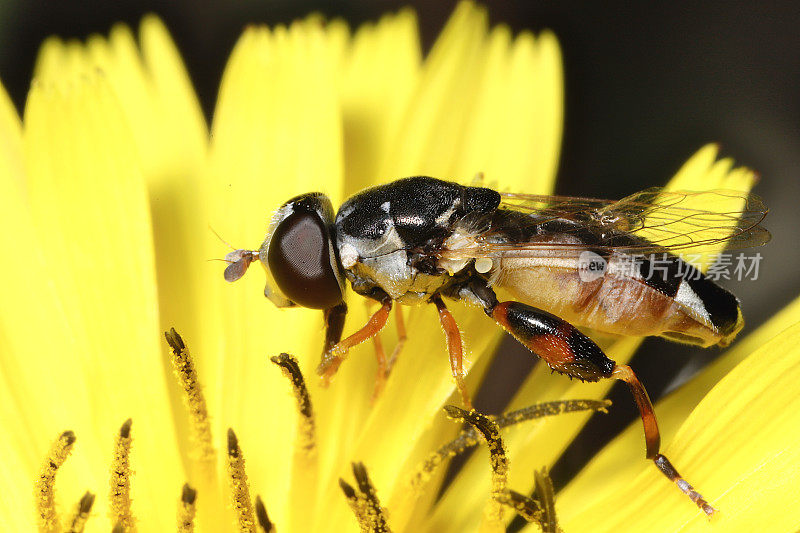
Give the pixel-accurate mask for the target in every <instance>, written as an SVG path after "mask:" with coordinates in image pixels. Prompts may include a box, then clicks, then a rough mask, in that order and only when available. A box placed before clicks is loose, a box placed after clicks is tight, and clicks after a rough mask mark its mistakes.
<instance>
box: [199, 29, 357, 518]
mask: <svg viewBox="0 0 800 533" xmlns="http://www.w3.org/2000/svg"><path fill="white" fill-rule="evenodd" d="M340 32H341V27H339V26H337V27H336V28H333V29H331V28H330V27H329V26H327V25H325V24H322V23H321V22H320V21H319V20H318V18H316V17H310V18H309V19H307V20H305V21H300V22H296V23H294V24H292V26H291V27H290V28H288V29H287V28H282V27H279V28H276V29H275V30H274V31H271V30H268V29H266V28H261V27H252V28H249V29H247V30H246V31H245V33H244V35H243V36H242V37H241V39H240V40H239V42H238V43H237V45H236V48H235V50H234V52H233V54H232V56H231V58H230V61H229V63H228V65H227V67H226V69H225V73H224V76H223V80H222V85H221V88H220V95H219V101H218V103H217V108H216V110H215V114H214V123H213V127H212V131H213V134H212V135H213V142H212V146H211V154H210V163H209V164H210V168H209V174H208V176H207V180H208V181H207V183H208V186H207V188H206V190H205V192H204V194H205V198H206V200H205V202H206V204H207V207H208V212H209V215H208V222H209V223H210V224H211V225H212V226H213V227H214V228H215V229H216V230H217V231H218V232H219V233H220V234H221V235H222V236H224V238H225V239H226V240H228V241H229V242H231V243H233V244H234V245H235V246H237V247H241V248H251V249H252V248H256V249H257V248H258V247H259V245H260V243H261V241H262V240H263V239H264V236H265V232H266V228H267V225H268V222H269V218H270V216H271V215H272V212H273V211H274V210H275V209H277V208H278V207H279V206H280V205H281V204H282V203H283V202H285V201H286V200H288V199H289V198H291V197H293V196H296V195H298V194H301V193H305V192H309V191H314V190H321V191H324V192H326V193H327V194H329V195H330V196H331V198H332V200H333V201H334V202H339V201H340V200H341V196H342V191H343V189H344V187H343V178H342V169H343V161H342V154H341V143H342V141H341V128H340V124H341V116H340V110H339V106H338V100H337V94H336V93H335V92H334V91H331V87H335V83H336V78H335V67H337V66H338V61H339V59H340V55H341V50H339V49H337V48H336V47H337V46H339V47H341V46H343V45H344V42H343V41H342V40H341V34H340ZM337 43H338V44H337ZM204 241H205V244H206V248H205V249H206V253H207V257H215V256H216V257H222V256H224V254H225V253H226V252H227V251H228V250H226V249H225V246H224V245H222V244H221V243H220V242H219V241H218V240H217V239H216V237H214V236H213V234H211V233H210V232H206V233H205V235H204ZM190 268H196V269H198V270H199V272H200V273H201V278H202V280H203V281H202V286H203V287H204V291H203V292H204V294H203V295H202V298H201V305H200V309H199V311H198V317H199V320H200V324H202V327H203V331H202V332H201V334H200V338H199V342H193V343H192V345H194V346H196V348H194V349H193V351H194V353H196V354H197V357H198V359H201V358H202V360H203V361H204V368H205V369H206V370H207V372H205V373H204V376H205V380H206V383H207V384H208V390H209V404H210V407H211V411H212V412H213V413H215V414H216V415H217V416H216V419H215V421H216V424H215V433H216V435H222V434H224V433H223V432H224V429H225V427H226V426H231V427H233V428H234V429H235V430H236V434H237V435H238V437H239V441H240V443H241V445H242V448H243V449H244V450H245V453H247V451H248V450H253V451H255V450H258V453H253V452H250V453H248V467H247V468H248V476H249V478H250V481H251V487H252V488H251V490H252V492H253V493H255V494H261V496H262V498H263V500H264V502H265V504H266V506H267V508H268V509H269V513H270V517H272V518H273V520H274V521H275V522H276V523H278V524H289V526H288V527H289V528H291V527H292V525H291V524H295V523H298V520H301V519H302V518H303V516H299V514H300V513H305V514H306V515H308V514H310V515H311V516H314V513H313V509H307V508H304V507H303V506H302V504H299V505H294V506H293V507H292V506H291V505H290V502H289V499H288V491H287V487H289V486H290V485H291V479H292V476H291V471H292V461H291V460H290V458H291V457H292V448H293V445H294V434H295V425H296V407H295V403H294V398H293V397H292V394H291V393H290V392H289V391H288V388H287V384H286V380H285V378H284V377H283V376H282V375H281V372H280V371H279V369H277V368H276V367H275V366H274V365H273V364H271V363H270V362H269V359H268V356H273V355H277V354H278V353H280V352H291V353H292V354H293V355H295V356H296V357H297V358H298V360H299V361H300V362H301V366H302V368H303V370H304V373H305V375H306V376H307V380H308V381H309V382H313V381H315V380H314V379H313V378H314V377H315V374H314V372H313V371H312V369H313V368H314V366H315V365H316V362H317V361H318V360H319V354H320V351H321V347H322V339H323V337H322V333H321V331H320V330H321V324H322V320H321V318H322V313H320V312H319V311H311V310H303V309H289V310H280V309H276V308H275V307H274V306H273V305H272V304H271V303H270V302H269V301H268V300H266V299H265V298H264V293H263V291H264V278H263V276H261V275H259V273H258V272H254V273H253V274H252V275H249V276H246V277H245V278H244V279H243V280H242V281H240V282H238V283H236V284H235V285H227V284H225V283H224V282H223V281H222V269H223V268H222V267H221V266H220V264H219V263H204V264H195V265H191V266H190ZM254 270H255V269H254ZM275 391H277V393H276V392H275ZM314 393H315V390H314V389H313V388H312V398H318V396H317V395H316V394H314ZM321 401H323V400H319V401H318V403H319V402H321ZM318 419H322V416H321V415H318ZM322 432H323V430H322V429H320V433H322ZM320 438H322V437H320ZM325 460H326V458H325V457H324V456H323V457H320V461H321V462H322V461H325ZM292 513H295V514H294V515H293V514H292Z"/></svg>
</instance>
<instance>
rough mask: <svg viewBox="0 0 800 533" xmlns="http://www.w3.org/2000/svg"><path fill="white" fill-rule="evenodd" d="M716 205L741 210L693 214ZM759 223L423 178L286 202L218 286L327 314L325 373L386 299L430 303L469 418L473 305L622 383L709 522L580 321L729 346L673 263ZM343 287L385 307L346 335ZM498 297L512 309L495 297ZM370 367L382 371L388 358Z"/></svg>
mask: <svg viewBox="0 0 800 533" xmlns="http://www.w3.org/2000/svg"><path fill="white" fill-rule="evenodd" d="M720 199H721V200H723V201H726V200H733V201H734V203H735V204H737V205H738V208H736V209H735V210H732V211H729V212H714V211H710V210H703V209H697V208H695V206H697V205H709V204H707V203H706V202H707V201H714V200H720ZM728 204H730V202H728ZM766 213H767V209H766V208H765V207H764V206H763V204H762V203H761V202H760V201H759V200H758V198H756V197H754V196H747V195H742V194H740V193H737V192H730V191H709V192H696V193H693V192H675V191H666V190H662V189H648V190H645V191H642V192H639V193H636V194H634V195H632V196H629V197H627V198H624V199H622V200H619V201H615V202H614V201H605V200H594V199H587V198H572V197H559V196H536V195H526V194H512V193H501V192H497V191H495V190H493V189H490V188H485V187H479V186H464V185H459V184H456V183H451V182H448V181H442V180H439V179H435V178H430V177H424V176H418V177H411V178H404V179H400V180H397V181H394V182H391V183H388V184H385V185H379V186H376V187H372V188H369V189H366V190H364V191H362V192H360V193H358V194H356V195H354V196H352V197H350V198H349V199H348V200H347V201H345V202H344V204H342V206H341V207H340V208H339V210H338V212H337V213H336V214H335V216H334V211H333V207H332V205H331V202H330V200H329V199H328V198H327V197H326V196H325V195H324V194H322V193H308V194H303V195H300V196H297V197H295V198H292V199H291V200H289V201H288V202H286V203H285V204H283V206H281V207H280V208H279V209H278V211H277V212H276V213H275V214H274V216H273V217H272V221H271V223H270V225H269V229H268V231H267V236H266V239H265V240H264V242H263V244H262V245H261V248H260V249H259V250H257V251H255V250H236V251H234V252H231V253H230V254H228V256H227V257H226V259H227V260H228V262H229V263H230V264H229V265H228V267H227V268H226V270H225V279H226V280H228V281H235V280H237V279H239V278H240V277H242V276H243V275H244V273H245V271H246V270H247V267H248V266H249V265H250V263H252V262H253V261H260V262H261V263H262V264H263V265H264V267H265V270H266V272H267V285H266V288H265V291H264V294H265V295H266V297H267V298H269V299H270V300H271V301H272V302H273V303H274V304H276V305H277V306H278V307H291V306H298V305H299V306H302V307H307V308H312V309H321V310H323V313H324V320H325V326H326V334H325V343H324V350H323V356H322V363H321V364H320V367H319V373H320V374H321V375H323V376H324V377H325V378H330V377H331V376H332V375H333V374H334V373H335V372H336V370H337V368H338V367H339V365H340V364H341V362H342V361H343V359H344V357H345V355H346V353H347V351H348V350H349V349H350V348H352V347H353V346H355V345H357V344H359V343H361V342H364V341H366V340H367V339H370V338H372V337H375V336H376V335H377V334H378V333H379V332H380V331H381V329H382V328H383V327H384V325H385V324H386V322H387V319H388V317H389V312H390V310H391V308H392V306H393V304H394V303H399V304H403V305H415V304H420V303H424V302H429V303H433V304H434V305H435V306H436V308H437V310H438V312H439V318H440V321H441V324H442V326H443V329H444V331H445V334H446V336H447V341H448V342H447V344H448V349H449V352H450V363H451V367H452V372H453V376H454V377H455V381H456V384H457V386H458V388H459V390H460V391H461V395H462V398H463V401H464V403H465V404H466V405H467V406H468V407H470V408H471V403H470V400H469V395H468V393H467V390H466V387H465V385H464V372H463V370H462V344H461V338H460V334H459V331H458V327H457V326H456V323H455V320H454V319H453V317H452V315H451V314H450V313H449V311H448V310H447V307H446V306H445V303H444V298H447V299H451V300H459V301H462V302H466V303H468V304H472V305H477V306H478V307H480V308H481V309H483V311H484V312H485V313H486V314H487V315H488V316H489V317H491V318H492V319H494V321H495V322H497V324H498V325H500V326H501V327H502V328H503V329H505V330H506V331H507V332H509V333H510V334H511V335H513V336H514V337H515V338H516V339H517V340H518V341H519V342H521V343H522V344H523V345H525V346H526V347H527V348H528V349H530V350H531V351H532V352H533V353H534V354H536V355H538V356H539V357H540V358H542V359H543V360H544V361H545V362H546V363H547V364H548V365H549V366H550V367H551V368H552V369H553V370H555V371H556V372H559V373H562V374H567V375H568V376H570V377H575V378H578V379H581V380H585V381H598V380H600V379H603V378H614V379H620V380H622V381H624V382H626V383H627V384H628V386H629V388H630V390H631V392H632V394H633V396H634V399H635V401H636V404H637V406H638V408H639V412H640V415H641V418H642V422H643V425H644V434H645V441H646V449H647V458H648V459H651V460H653V461H654V462H655V464H656V466H657V467H658V468H659V470H660V471H661V472H662V473H664V474H665V475H666V476H667V477H668V478H669V479H670V480H671V481H673V482H675V483H676V484H677V486H678V487H679V488H680V490H682V491H683V492H684V493H685V494H687V495H688V496H689V497H690V498H691V499H692V501H694V502H695V503H696V504H697V506H698V507H700V508H701V509H702V510H703V511H704V512H705V513H706V514H708V515H711V514H712V513H713V512H714V508H713V507H711V506H710V505H709V504H708V503H707V502H706V501H705V500H704V499H703V498H702V496H701V495H700V494H699V493H698V492H697V491H695V490H694V489H693V488H692V486H691V485H689V484H688V483H687V482H686V481H684V480H683V479H682V478H681V477H680V475H679V474H678V472H677V471H676V470H675V468H674V467H673V466H672V464H671V463H670V462H669V460H668V459H667V458H666V457H665V456H664V455H662V454H661V453H659V447H660V434H659V430H658V424H657V422H656V416H655V412H654V410H653V405H652V403H651V402H650V399H649V397H648V395H647V392H646V390H645V388H644V386H643V385H642V384H641V382H640V381H639V379H638V378H637V377H636V374H635V373H634V372H633V370H632V369H631V368H630V367H629V366H627V365H618V364H616V363H615V362H614V361H612V360H610V359H609V358H608V357H606V355H605V354H604V353H603V352H602V350H601V349H600V348H599V347H598V346H597V344H595V343H594V342H593V341H592V340H591V339H590V338H589V337H588V336H586V335H585V334H584V333H582V332H581V331H579V330H578V329H577V328H576V326H581V327H587V328H591V329H592V330H595V331H599V332H605V333H610V334H617V335H633V336H660V337H665V338H667V339H670V340H674V341H678V342H683V343H691V344H695V345H700V346H712V345H719V346H727V345H728V344H729V343H730V342H731V341H732V339H733V338H734V337H735V336H736V334H737V333H738V332H739V331H740V330H741V328H742V326H743V320H742V314H741V311H740V309H739V304H738V301H737V299H736V297H735V296H733V295H732V294H731V293H729V292H728V291H726V290H725V289H723V288H722V287H720V286H719V285H717V284H715V283H714V282H713V281H711V280H710V279H708V278H707V277H705V276H704V275H703V274H702V273H700V271H699V270H696V269H694V268H692V267H691V266H690V265H688V263H686V262H684V261H683V260H682V259H681V258H680V257H678V255H677V253H678V252H681V251H684V250H692V249H701V248H702V247H704V246H709V245H712V244H719V243H723V242H724V243H726V245H728V246H729V247H745V246H754V245H759V244H764V243H765V242H767V240H769V233H768V232H767V231H766V230H765V229H764V228H762V227H761V226H760V225H759V224H760V223H761V221H762V220H763V219H764V217H765V216H766ZM587 254H589V255H590V257H591V258H593V259H596V260H599V264H601V265H602V266H603V272H602V275H599V276H598V275H593V276H588V277H587V276H583V275H582V274H584V273H585V272H584V271H583V270H582V263H583V261H584V259H585V257H586V255H587ZM644 254H660V255H661V256H662V264H661V269H660V270H661V271H660V273H661V274H663V275H661V276H658V275H656V276H654V275H652V272H653V264H652V263H653V260H652V259H647V256H646V255H644ZM631 257H638V258H640V260H638V261H635V262H632V261H631V260H630V258H631ZM596 263H597V262H596V261H595V262H593V263H591V264H596ZM345 280H347V281H349V282H350V285H351V287H352V289H353V290H354V291H355V292H356V293H358V294H360V295H362V296H365V297H367V298H369V299H372V300H376V301H377V302H379V303H380V306H381V307H380V309H378V311H377V312H375V314H374V315H373V316H372V317H371V318H370V319H369V321H368V322H367V324H366V325H365V326H364V327H362V328H361V329H360V330H358V331H357V332H355V333H354V334H352V335H350V336H349V337H346V338H345V339H342V331H343V327H344V318H345V315H346V313H347V306H346V305H345V303H344V299H343V294H344V291H345ZM495 289H503V290H505V291H507V292H508V293H510V294H511V295H512V296H513V297H514V298H515V299H516V300H518V301H516V300H509V301H504V302H500V301H499V300H498V298H497V296H496V294H495ZM379 367H380V368H382V369H383V370H384V371H386V369H387V366H386V364H385V361H384V362H380V361H379Z"/></svg>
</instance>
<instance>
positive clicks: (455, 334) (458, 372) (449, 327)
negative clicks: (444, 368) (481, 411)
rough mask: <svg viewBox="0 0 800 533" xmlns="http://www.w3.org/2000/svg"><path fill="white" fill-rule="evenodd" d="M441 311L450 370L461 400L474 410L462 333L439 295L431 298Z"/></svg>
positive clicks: (440, 315) (440, 320)
mask: <svg viewBox="0 0 800 533" xmlns="http://www.w3.org/2000/svg"><path fill="white" fill-rule="evenodd" d="M430 301H431V302H432V303H433V304H434V305H435V306H436V310H437V311H439V322H440V323H441V325H442V329H444V334H445V336H446V337H447V351H448V352H449V354H450V370H451V371H452V373H453V378H454V379H455V380H456V386H457V387H458V390H459V392H461V400H462V401H463V402H464V406H465V407H466V408H467V409H468V410H470V411H471V410H472V409H474V407H472V400H471V399H470V397H469V392H468V391H467V384H466V382H465V381H464V347H463V344H462V343H461V332H460V331H458V324H456V319H455V318H453V315H452V314H451V313H450V311H449V310H448V309H447V307H446V306H445V305H444V302H443V301H442V297H441V296H439V295H438V294H436V295H434V296H433V297H431V300H430Z"/></svg>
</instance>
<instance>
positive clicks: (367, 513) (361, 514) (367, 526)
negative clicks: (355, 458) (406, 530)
mask: <svg viewBox="0 0 800 533" xmlns="http://www.w3.org/2000/svg"><path fill="white" fill-rule="evenodd" d="M353 476H354V477H355V479H356V486H357V489H354V488H353V487H352V486H350V484H349V483H347V482H346V481H345V480H343V479H341V478H340V479H339V487H340V488H341V489H342V492H343V493H344V496H345V498H347V503H348V504H349V505H350V508H351V509H352V510H353V513H354V514H355V515H356V519H357V520H358V525H359V526H360V527H361V530H362V531H367V532H370V533H389V531H390V529H389V524H388V523H387V521H386V515H385V513H384V511H383V508H382V507H381V503H380V501H379V500H378V493H377V491H376V490H375V486H374V485H373V484H372V481H371V480H370V478H369V475H368V474H367V469H366V467H365V466H364V463H353Z"/></svg>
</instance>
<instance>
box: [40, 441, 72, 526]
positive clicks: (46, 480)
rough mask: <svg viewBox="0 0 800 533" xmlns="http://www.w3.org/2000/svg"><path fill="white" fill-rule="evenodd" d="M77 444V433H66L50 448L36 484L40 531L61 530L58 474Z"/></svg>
mask: <svg viewBox="0 0 800 533" xmlns="http://www.w3.org/2000/svg"><path fill="white" fill-rule="evenodd" d="M73 444H75V433H73V432H72V431H65V432H64V433H62V434H61V435H59V437H58V439H57V440H56V441H55V442H54V443H53V445H52V446H51V447H50V451H49V452H48V453H47V458H46V459H45V461H44V466H43V467H42V471H41V473H40V474H39V481H38V483H37V484H36V508H37V512H38V515H39V516H38V519H39V520H38V522H39V531H40V532H42V533H50V532H56V531H59V530H60V529H61V526H60V523H59V520H58V513H57V512H56V504H55V481H56V472H57V471H58V469H59V468H60V467H61V465H63V464H64V461H66V460H67V457H69V454H70V453H71V452H72V445H73Z"/></svg>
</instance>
